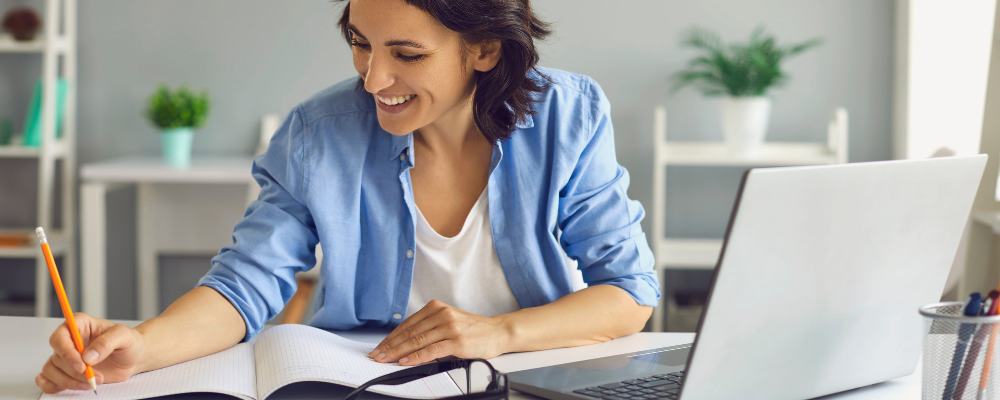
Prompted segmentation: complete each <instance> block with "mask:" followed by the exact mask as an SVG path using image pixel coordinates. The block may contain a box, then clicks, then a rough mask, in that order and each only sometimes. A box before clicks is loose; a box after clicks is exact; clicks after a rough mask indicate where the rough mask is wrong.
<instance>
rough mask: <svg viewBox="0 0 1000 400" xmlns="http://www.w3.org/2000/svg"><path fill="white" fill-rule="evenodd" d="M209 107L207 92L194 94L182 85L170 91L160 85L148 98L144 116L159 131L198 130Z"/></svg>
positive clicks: (206, 115)
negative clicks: (175, 129) (176, 129)
mask: <svg viewBox="0 0 1000 400" xmlns="http://www.w3.org/2000/svg"><path fill="white" fill-rule="evenodd" d="M209 107H210V104H209V100H208V92H205V91H203V92H201V93H195V92H193V91H191V90H190V89H188V88H187V87H185V86H183V85H182V86H181V87H179V88H178V89H177V90H176V91H171V90H170V89H169V88H167V86H166V85H164V84H162V83H161V84H160V86H159V87H158V88H157V89H156V92H154V93H153V94H152V95H151V96H149V101H148V105H147V108H146V110H145V115H146V117H147V118H149V120H150V122H152V123H153V125H156V127H157V128H160V129H173V128H199V127H201V126H202V125H204V124H205V119H206V118H207V117H208V110H209Z"/></svg>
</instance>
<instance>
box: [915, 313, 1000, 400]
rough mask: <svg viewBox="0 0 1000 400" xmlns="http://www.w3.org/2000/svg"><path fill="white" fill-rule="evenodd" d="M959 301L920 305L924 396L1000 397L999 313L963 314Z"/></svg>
mask: <svg viewBox="0 0 1000 400" xmlns="http://www.w3.org/2000/svg"><path fill="white" fill-rule="evenodd" d="M964 306H965V305H964V304H963V303H961V302H949V303H936V304H931V305H928V306H924V307H922V308H920V315H923V316H924V353H923V382H922V385H923V390H922V392H923V395H922V397H921V398H922V399H924V400H1000V397H998V396H997V391H998V390H997V385H998V384H1000V365H997V364H1000V354H998V353H1000V316H990V317H984V316H981V317H966V316H963V310H962V308H963V307H964Z"/></svg>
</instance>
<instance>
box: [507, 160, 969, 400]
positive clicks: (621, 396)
mask: <svg viewBox="0 0 1000 400" xmlns="http://www.w3.org/2000/svg"><path fill="white" fill-rule="evenodd" d="M986 158H987V157H986V155H978V156H970V157H944V158H932V159H926V160H912V161H882V162H869V163H855V164H838V165H827V166H804V167H781V168H755V169H751V170H749V171H747V172H746V173H745V174H744V176H743V180H742V182H741V184H740V190H739V194H738V195H737V198H736V203H735V205H734V207H733V212H732V215H731V216H730V220H729V227H728V229H727V231H726V237H725V241H724V244H723V247H722V253H721V254H720V256H719V261H718V264H717V265H716V269H715V274H714V277H713V279H712V284H711V289H710V291H709V297H708V303H707V304H706V306H705V309H704V311H703V313H702V317H701V322H700V323H699V326H698V335H697V337H696V339H695V342H694V343H692V344H690V345H683V346H675V347H669V348H660V349H650V350H647V351H641V352H635V353H629V354H621V355H617V356H611V357H604V358H598V359H593V360H587V361H581V362H575V363H569V364H563V365H556V366H551V367H545V368H537V369H532V370H527V371H518V372H512V373H509V374H508V381H509V383H510V387H511V388H512V389H515V390H518V391H520V392H524V393H529V394H533V395H537V396H540V397H545V398H549V399H554V400H595V399H602V400H658V399H664V400H667V399H669V400H673V399H680V400H726V399H740V400H748V399H767V400H782V399H789V400H791V399H795V400H798V399H807V398H813V397H818V396H823V395H827V394H831V393H836V392H841V391H845V390H850V389H854V388H858V387H862V386H867V385H871V384H875V383H879V382H884V381H887V380H890V379H894V378H898V377H902V376H906V375H910V374H912V373H913V371H914V370H915V368H916V364H917V361H918V359H919V357H920V353H921V340H922V330H923V325H922V324H923V322H922V320H921V317H920V315H919V314H918V313H917V309H918V308H919V307H920V306H923V305H926V304H929V303H935V302H938V301H939V300H940V296H941V293H942V292H943V290H944V285H945V280H946V278H947V275H948V272H949V270H950V269H951V265H952V262H953V260H954V259H955V254H956V251H957V249H958V245H959V240H960V239H961V237H962V232H963V230H964V228H965V225H966V222H967V220H968V217H969V213H970V211H971V208H972V203H973V199H974V197H975V195H976V191H977V189H978V187H979V181H980V179H981V176H982V173H983V169H984V167H985V165H986Z"/></svg>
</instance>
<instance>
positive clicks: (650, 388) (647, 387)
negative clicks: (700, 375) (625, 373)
mask: <svg viewBox="0 0 1000 400" xmlns="http://www.w3.org/2000/svg"><path fill="white" fill-rule="evenodd" d="M683 377H684V371H681V372H674V373H672V374H662V375H652V376H647V377H644V378H638V379H629V380H626V381H621V382H618V383H609V384H606V385H600V386H594V387H589V388H585V389H579V390H574V391H573V393H576V394H582V395H584V396H590V397H596V398H598V399H604V400H675V399H677V392H679V391H680V388H681V379H682V378H683Z"/></svg>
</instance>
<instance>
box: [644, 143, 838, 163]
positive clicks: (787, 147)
mask: <svg viewBox="0 0 1000 400" xmlns="http://www.w3.org/2000/svg"><path fill="white" fill-rule="evenodd" d="M837 157H838V156H837V154H835V153H834V152H833V151H831V150H830V147H829V146H827V144H826V143H810V142H765V143H764V145H763V146H762V147H761V149H760V151H759V152H758V153H757V154H755V155H752V156H746V155H737V154H733V153H732V152H730V151H729V148H728V147H726V145H725V144H724V143H722V142H666V144H665V145H664V151H662V152H660V160H658V161H659V164H660V165H700V166H750V167H754V166H760V167H763V166H789V165H819V164H834V163H837V162H838V158H837Z"/></svg>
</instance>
